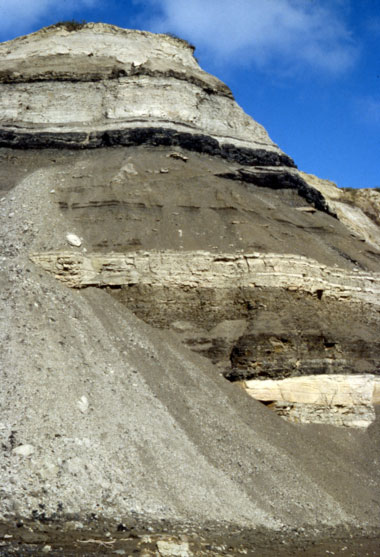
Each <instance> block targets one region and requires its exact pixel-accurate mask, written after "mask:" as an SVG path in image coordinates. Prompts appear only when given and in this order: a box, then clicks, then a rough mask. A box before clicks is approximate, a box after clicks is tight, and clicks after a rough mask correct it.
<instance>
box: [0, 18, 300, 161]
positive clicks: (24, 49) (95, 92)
mask: <svg viewBox="0 0 380 557" xmlns="http://www.w3.org/2000/svg"><path fill="white" fill-rule="evenodd" d="M193 50H194V48H193V47H191V46H190V45H189V44H188V43H186V42H185V41H182V40H179V39H176V38H172V37H170V36H167V35H154V34H152V33H146V32H142V31H131V30H124V29H119V28H117V27H114V26H111V25H102V24H88V25H84V26H82V27H81V28H80V29H77V30H75V31H73V32H70V31H68V30H67V29H66V28H65V27H64V26H61V27H60V26H58V27H51V28H48V29H43V30H41V31H39V32H37V33H34V34H32V35H29V36H28V37H22V38H20V39H16V40H14V41H10V42H9V43H4V44H2V45H1V46H0V60H1V62H0V90H1V95H0V99H1V100H0V112H1V114H2V116H1V120H0V129H1V132H2V133H1V135H2V144H3V145H4V144H9V145H10V144H11V145H13V146H15V145H17V144H18V143H19V144H20V146H26V145H27V144H28V143H30V144H32V145H34V146H38V145H40V146H46V145H48V143H49V141H50V145H56V146H59V145H64V144H68V145H71V146H72V145H75V144H80V145H82V146H94V145H95V146H98V145H99V144H102V142H107V141H111V142H112V141H116V140H118V141H126V139H125V134H124V136H123V134H121V133H119V134H117V131H119V132H120V131H122V130H128V129H129V130H130V129H133V128H140V129H141V128H146V127H147V128H162V129H169V130H170V129H175V130H177V131H180V132H184V133H186V132H187V133H194V134H197V133H201V134H203V135H206V136H210V137H211V138H214V139H215V140H217V141H218V142H219V143H220V144H233V145H235V147H238V148H239V147H241V148H249V149H264V150H265V151H270V152H272V153H277V154H278V155H283V153H282V152H281V151H280V149H279V148H278V147H277V146H276V145H275V144H274V143H273V142H272V141H271V140H270V139H269V137H268V134H267V132H266V131H265V130H264V128H263V127H262V126H260V125H259V124H257V123H256V122H255V121H254V120H252V118H250V117H249V116H248V115H246V114H245V113H244V112H243V111H242V110H241V108H240V107H239V106H238V105H237V104H236V103H235V101H234V100H233V97H232V94H231V92H230V90H229V89H228V87H227V86H226V85H224V84H223V83H222V82H221V81H219V80H218V79H217V78H215V77H213V76H211V75H209V74H207V73H206V72H204V71H202V70H201V69H200V67H199V66H198V64H197V62H196V60H195V58H194V56H193ZM47 52H48V54H47ZM26 60H27V62H26ZM106 130H111V132H110V134H109V135H104V134H103V135H102V133H100V136H99V132H104V131H106ZM99 137H101V138H102V139H99ZM127 137H128V138H129V139H128V141H130V134H127ZM284 160H286V162H287V163H290V159H289V158H288V157H285V158H284Z"/></svg>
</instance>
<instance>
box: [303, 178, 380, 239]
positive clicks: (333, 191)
mask: <svg viewBox="0 0 380 557" xmlns="http://www.w3.org/2000/svg"><path fill="white" fill-rule="evenodd" d="M300 174H301V176H302V178H303V179H304V180H305V181H306V182H307V183H308V184H310V186H312V187H313V188H315V189H316V190H318V191H320V192H321V193H322V195H323V197H324V199H325V201H326V203H327V205H328V206H329V208H330V210H331V211H332V212H333V213H335V214H336V215H337V217H338V218H339V220H340V221H341V222H342V223H343V224H345V225H346V226H347V228H348V229H349V230H351V231H352V232H353V234H355V235H356V236H358V237H359V238H362V240H364V241H365V242H367V243H368V244H370V245H372V246H373V247H374V248H376V249H377V250H378V249H379V248H380V228H379V225H380V192H379V191H376V190H375V189H357V190H354V189H340V188H338V187H337V186H336V184H334V182H330V181H329V180H322V179H321V178H317V177H316V176H313V175H312V174H306V173H305V172H301V173H300Z"/></svg>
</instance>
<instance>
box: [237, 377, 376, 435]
mask: <svg viewBox="0 0 380 557" xmlns="http://www.w3.org/2000/svg"><path fill="white" fill-rule="evenodd" d="M243 385H244V388H245V389H246V390H247V393H248V394H249V395H250V396H252V397H253V398H255V399H257V400H261V401H265V402H266V403H267V404H268V403H270V405H271V406H272V407H273V409H274V410H275V411H276V412H277V413H278V414H280V415H281V416H283V417H286V418H287V419H288V420H289V421H293V422H301V423H326V424H332V425H337V426H348V427H364V428H365V427H368V426H369V425H370V424H371V423H372V422H373V421H374V420H375V411H374V405H375V404H380V378H378V377H374V376H373V375H369V374H368V375H338V374H337V375H312V376H308V377H291V378H288V379H282V380H271V379H268V380H262V381H260V380H250V381H245V382H244V384H243Z"/></svg>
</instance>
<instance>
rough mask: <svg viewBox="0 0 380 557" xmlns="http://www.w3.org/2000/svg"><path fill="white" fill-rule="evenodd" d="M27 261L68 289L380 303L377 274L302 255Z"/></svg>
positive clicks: (69, 256) (50, 256) (134, 255)
mask: <svg viewBox="0 0 380 557" xmlns="http://www.w3.org/2000/svg"><path fill="white" fill-rule="evenodd" d="M30 257H31V259H32V261H34V263H37V264H38V265H40V266H41V267H42V268H43V269H45V271H48V272H50V273H52V274H53V275H54V276H55V278H57V279H59V280H61V281H62V282H63V283H65V284H66V285H67V286H71V287H74V288H83V287H86V286H98V287H105V286H111V287H112V286H128V285H130V286H133V285H135V284H137V285H142V286H150V287H152V288H160V287H161V288H162V287H163V286H165V287H166V288H168V289H170V290H173V291H174V290H176V289H179V288H186V287H187V288H205V289H207V288H210V289H212V290H218V289H227V288H229V289H231V290H232V289H238V288H257V287H264V288H280V289H286V290H290V291H299V292H307V293H308V294H313V295H315V296H318V298H322V296H325V297H327V298H334V299H337V300H342V301H348V302H351V303H355V302H360V301H361V302H366V303H369V304H374V305H380V273H368V272H361V271H359V270H357V271H356V272H355V273H353V272H348V271H345V270H344V269H338V268H329V267H326V266H324V265H320V264H318V262H317V261H313V260H312V259H307V258H306V257H296V256H293V255H288V254H286V255H280V254H262V253H259V252H256V253H247V254H239V255H235V254H231V253H219V254H218V255H215V254H212V253H207V252H200V251H199V252H191V251H187V252H183V253H178V252H169V251H166V252H153V251H151V252H144V251H138V252H128V254H120V253H119V254H118V253H112V254H109V255H103V254H97V253H95V254H82V253H73V252H64V251H63V252H61V251H59V252H53V253H32V254H31V255H30Z"/></svg>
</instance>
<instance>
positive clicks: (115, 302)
mask: <svg viewBox="0 0 380 557" xmlns="http://www.w3.org/2000/svg"><path fill="white" fill-rule="evenodd" d="M192 50H193V49H192V48H191V47H190V46H189V45H188V44H187V43H185V42H184V41H181V40H179V39H175V38H171V37H168V36H166V35H152V34H150V33H144V32H139V31H129V30H122V29H118V28H115V27H112V26H107V25H102V24H88V25H85V26H83V27H82V28H80V29H79V30H76V31H72V32H69V31H68V30H67V29H66V28H65V27H55V28H47V29H43V30H41V31H39V32H37V33H35V34H33V35H30V36H27V37H21V38H19V39H16V40H14V41H11V42H10V43H4V44H2V45H0V114H1V116H0V145H1V147H0V189H1V193H2V197H1V205H0V207H1V212H2V213H1V214H2V217H3V221H2V230H1V236H0V245H1V251H2V273H1V275H0V280H1V292H2V296H1V304H2V309H1V313H0V317H1V319H2V321H3V326H2V327H1V329H0V343H1V344H0V348H1V359H2V384H3V386H4V388H3V389H2V393H1V397H2V398H1V407H2V418H1V420H2V422H1V427H0V435H1V437H2V447H3V448H2V450H3V454H4V459H3V460H2V463H1V465H0V466H1V482H2V484H1V489H2V498H1V503H0V514H1V517H2V519H3V520H8V521H9V520H13V519H14V518H17V517H23V519H25V520H29V519H30V520H32V519H36V517H37V519H38V517H39V516H40V514H41V513H39V511H38V509H39V508H42V507H39V505H43V506H44V507H43V508H44V515H45V518H46V517H48V518H49V520H52V521H55V520H57V521H64V520H68V518H69V517H72V516H77V517H80V520H83V521H85V520H87V518H88V517H89V516H92V515H93V514H94V513H95V514H97V515H100V516H102V517H103V518H105V519H109V520H119V521H121V520H122V519H128V520H130V519H131V520H132V518H133V520H136V521H137V522H139V523H141V524H145V525H147V524H153V522H154V521H157V520H162V521H168V523H169V524H171V525H173V524H178V523H180V524H182V527H183V528H184V526H183V525H184V524H186V525H187V526H186V528H190V527H191V528H195V527H201V528H202V527H203V526H204V524H205V523H206V522H207V521H208V522H209V523H210V525H211V526H210V528H211V527H212V528H214V529H215V530H218V529H220V528H222V525H229V526H231V525H235V526H236V527H239V528H248V527H259V526H260V527H261V526H262V527H267V528H270V529H273V530H275V529H277V530H281V529H291V528H294V527H302V528H307V529H309V530H310V529H313V528H314V529H315V528H317V527H318V528H319V527H320V526H319V525H324V526H323V527H324V528H327V525H329V526H334V527H335V526H336V527H337V526H339V525H346V526H347V525H348V526H349V527H352V528H355V527H356V526H360V527H364V528H366V529H367V531H368V532H369V531H370V530H371V528H372V527H373V528H375V527H376V526H377V525H378V519H377V516H378V512H379V509H380V502H379V501H378V500H377V499H376V501H374V496H375V495H374V494H375V493H376V489H375V487H374V486H378V484H377V482H378V466H377V459H378V453H377V448H376V446H375V444H374V441H373V440H372V439H373V438H374V435H375V431H376V427H377V425H376V422H375V409H376V408H375V407H376V405H377V404H378V402H379V397H378V388H379V387H378V375H379V371H380V368H379V356H380V344H379V325H380V318H379V288H380V274H379V272H380V257H379V256H380V252H379V251H378V247H377V244H376V242H377V240H376V238H375V232H374V233H373V235H372V236H369V235H368V237H364V236H363V234H358V233H356V232H354V231H353V228H352V226H351V227H350V226H348V223H347V222H346V221H345V220H344V218H343V217H342V215H343V213H344V212H342V211H341V205H339V203H341V198H340V195H341V194H340V193H339V195H338V194H336V195H337V196H338V197H337V198H335V197H334V195H335V193H334V194H331V192H330V190H329V191H327V189H326V187H327V186H326V187H321V183H320V181H318V180H317V179H314V178H310V177H309V176H307V175H303V174H302V173H300V172H299V171H298V170H297V169H296V168H295V165H294V163H293V161H292V160H291V159H290V158H289V157H288V156H287V155H286V154H285V153H283V152H282V151H281V150H280V149H279V148H278V147H277V146H276V145H275V144H274V143H273V142H272V141H271V140H270V138H269V137H268V135H267V133H266V132H265V130H264V129H263V128H262V127H261V126H260V125H259V124H257V123H256V122H254V121H253V120H252V119H251V118H250V117H248V116H247V115H245V114H244V113H243V111H242V110H241V109H240V108H239V107H238V106H237V105H236V103H235V102H234V100H233V97H232V94H231V92H230V91H229V89H228V88H227V87H226V86H225V85H224V84H223V83H221V82H220V81H219V80H217V79H216V78H214V77H213V76H210V75H208V74H206V73H205V72H203V71H202V70H201V69H200V68H199V66H198V64H197V63H196V61H195V59H194V58H193V52H192ZM330 189H331V188H330ZM334 192H335V190H334ZM338 198H339V202H338V201H336V199H338ZM344 203H345V204H346V205H347V203H346V202H344ZM350 203H351V205H350V207H354V206H353V205H352V203H353V202H351V201H350ZM360 203H362V202H360ZM347 207H348V205H347ZM355 207H356V206H355ZM361 207H362V208H363V209H364V206H363V205H361ZM352 210H355V211H359V210H360V209H357V208H353V209H352ZM365 211H366V213H367V214H368V212H369V210H368V209H365ZM344 214H347V212H346V213H344ZM355 214H356V213H355ZM371 222H372V223H373V226H374V227H375V229H376V230H377V228H376V226H377V225H376V223H375V221H371ZM375 229H374V230H375ZM366 230H367V229H366ZM227 379H229V381H228V380H227ZM281 381H285V382H286V383H281ZM293 381H295V382H293ZM297 381H298V382H297ZM231 382H232V383H231ZM239 387H244V389H241V388H239ZM355 391H360V393H363V396H362V397H358V396H356V395H355V396H354V394H355ZM268 393H269V394H268ZM297 393H298V394H299V393H301V394H300V395H299V396H298V395H297V396H296V394H297ZM341 393H343V394H344V396H343V395H341ZM338 394H339V396H338ZM248 395H253V396H254V397H256V398H258V399H260V400H263V401H264V402H265V403H266V404H268V405H269V406H272V407H274V409H275V410H276V411H277V412H278V413H279V414H280V415H281V416H284V417H286V418H287V419H288V420H291V421H293V422H294V421H301V422H304V423H309V422H314V421H315V422H317V423H319V424H320V423H322V424H323V423H325V424H326V423H327V424H334V426H340V427H332V426H331V425H318V426H297V425H295V424H290V423H287V422H286V421H285V420H284V419H282V417H279V416H277V415H276V413H274V412H273V411H272V410H271V409H270V408H266V407H265V406H264V405H262V404H260V403H259V402H257V401H256V400H253V398H251V397H249V396H248ZM346 426H349V427H350V428H351V429H347V427H346ZM372 436H373V437H372ZM9 478H11V479H10V480H9ZM352 478H355V481H353V480H352ZM347 486H349V488H347ZM36 509H37V510H36ZM315 509H318V512H317V513H316V510H315ZM36 513H37V514H36ZM190 524H191V526H189V525H190ZM326 531H327V530H326Z"/></svg>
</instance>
